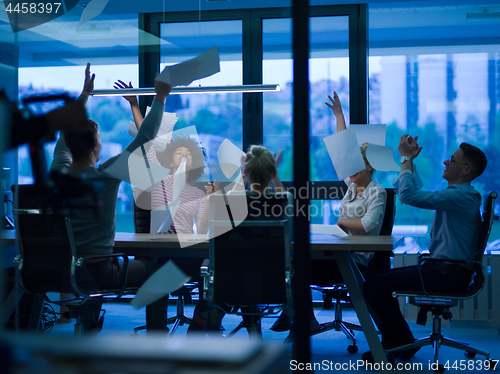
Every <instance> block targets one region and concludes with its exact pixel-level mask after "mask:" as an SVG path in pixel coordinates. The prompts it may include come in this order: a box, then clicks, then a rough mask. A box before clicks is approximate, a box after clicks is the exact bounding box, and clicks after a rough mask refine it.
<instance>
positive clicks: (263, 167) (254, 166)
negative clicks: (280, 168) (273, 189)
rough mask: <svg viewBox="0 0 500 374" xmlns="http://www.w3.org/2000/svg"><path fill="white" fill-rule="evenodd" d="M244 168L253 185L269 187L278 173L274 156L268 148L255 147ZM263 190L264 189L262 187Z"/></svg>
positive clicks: (247, 157) (249, 153) (251, 148)
mask: <svg viewBox="0 0 500 374" xmlns="http://www.w3.org/2000/svg"><path fill="white" fill-rule="evenodd" d="M244 168H245V170H246V172H247V174H248V180H249V181H250V183H252V184H257V185H259V186H267V185H269V183H270V182H271V179H273V176H274V174H275V173H276V163H275V161H274V156H273V155H272V153H271V152H269V151H268V150H267V149H266V148H264V147H263V146H260V145H253V146H251V147H250V149H249V150H248V153H247V154H246V156H245V165H244ZM262 188H263V187H262Z"/></svg>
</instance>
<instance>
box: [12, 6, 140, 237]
mask: <svg viewBox="0 0 500 374" xmlns="http://www.w3.org/2000/svg"><path fill="white" fill-rule="evenodd" d="M79 13H81V10H80V12H78V11H77V10H76V9H74V10H73V12H70V13H69V14H66V15H65V16H64V17H61V18H57V19H54V20H52V21H50V22H48V23H45V24H42V25H39V26H37V27H36V28H33V29H32V30H24V31H21V32H19V33H18V34H16V35H17V38H18V39H17V40H18V42H17V43H18V47H19V78H18V84H19V98H18V99H19V101H20V102H21V100H22V98H23V97H26V96H30V95H45V94H52V93H63V92H66V93H68V94H69V95H71V96H72V97H74V98H77V97H78V96H79V94H80V92H81V90H82V88H83V82H84V78H85V66H86V63H87V62H90V63H91V64H92V65H91V71H92V73H95V75H96V78H95V83H94V87H95V88H96V89H104V88H107V89H109V88H112V87H113V83H114V82H115V81H116V80H118V79H121V80H123V81H126V82H127V83H128V82H131V83H132V84H133V85H134V87H137V86H138V35H139V29H138V16H137V14H135V15H127V14H123V15H119V16H117V17H113V16H109V15H100V16H98V17H96V18H94V19H92V20H90V21H88V22H86V23H83V24H81V25H79V20H80V14H79ZM86 108H87V112H88V115H89V118H91V119H93V120H94V121H96V122H97V123H98V125H99V130H100V133H101V141H102V150H101V161H105V160H107V159H109V158H110V157H112V156H115V155H117V154H119V153H120V152H121V151H122V150H123V149H124V148H125V147H126V146H127V144H128V143H130V141H131V140H132V137H131V136H130V135H129V134H128V127H129V123H130V120H132V114H131V111H130V106H129V104H128V102H127V101H126V100H125V99H123V98H121V97H90V98H89V100H88V102H87V107H86ZM54 146H55V142H53V143H48V144H46V145H45V150H46V152H45V154H46V158H47V164H48V166H50V163H51V162H52V157H53V149H54ZM17 160H18V161H17V163H18V165H17V167H18V182H19V183H21V184H29V183H32V182H33V177H32V173H31V163H30V160H29V154H28V149H27V146H23V147H20V148H19V149H18V158H17ZM132 202H133V197H132V190H131V187H130V184H128V183H122V184H121V186H120V190H119V193H118V201H117V208H116V209H117V216H116V230H117V231H133V230H134V228H133V220H132Z"/></svg>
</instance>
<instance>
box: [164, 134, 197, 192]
mask: <svg viewBox="0 0 500 374" xmlns="http://www.w3.org/2000/svg"><path fill="white" fill-rule="evenodd" d="M180 147H185V148H187V149H189V151H190V152H191V157H192V158H193V165H192V169H191V170H190V171H189V174H188V183H190V184H191V183H194V182H196V181H197V180H198V179H200V177H201V175H202V174H203V169H204V168H205V161H206V157H207V155H206V151H205V148H202V147H201V145H200V143H199V142H198V141H197V140H194V139H191V138H190V137H189V136H179V137H174V138H172V140H171V141H170V143H168V144H167V145H166V147H165V150H163V151H161V152H159V154H158V161H160V163H161V164H162V165H163V166H165V167H167V168H170V164H171V163H172V162H173V160H174V153H175V151H176V150H177V149H179V148H180Z"/></svg>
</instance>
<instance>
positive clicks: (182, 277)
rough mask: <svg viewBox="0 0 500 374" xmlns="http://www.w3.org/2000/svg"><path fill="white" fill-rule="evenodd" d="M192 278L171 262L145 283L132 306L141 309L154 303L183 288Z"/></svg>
mask: <svg viewBox="0 0 500 374" xmlns="http://www.w3.org/2000/svg"><path fill="white" fill-rule="evenodd" d="M190 278H191V277H189V276H187V275H186V274H184V272H183V271H182V270H181V269H179V268H178V267H177V265H175V263H174V262H173V261H172V260H170V261H168V262H167V263H166V264H165V265H163V266H162V267H161V268H159V269H158V270H157V271H156V272H155V273H154V274H153V275H152V276H150V277H149V279H148V280H147V281H146V282H144V284H143V285H142V286H141V288H139V290H138V291H137V293H136V295H135V297H134V298H133V299H132V301H131V302H130V304H132V305H133V306H134V307H136V308H137V309H139V308H142V307H144V306H146V305H149V304H151V303H154V302H155V301H157V300H160V299H161V298H162V297H164V296H167V295H168V294H169V293H170V292H172V291H175V290H178V289H179V288H181V287H182V286H183V285H184V283H186V282H187V281H188V280H189V279H190Z"/></svg>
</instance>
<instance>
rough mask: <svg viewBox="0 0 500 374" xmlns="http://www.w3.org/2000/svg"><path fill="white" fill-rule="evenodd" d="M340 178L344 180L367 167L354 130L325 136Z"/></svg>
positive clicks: (324, 139)
mask: <svg viewBox="0 0 500 374" xmlns="http://www.w3.org/2000/svg"><path fill="white" fill-rule="evenodd" d="M323 141H324V142H325V146H326V149H327V150H328V154H329V155H330V159H331V160H332V162H333V167H334V168H335V171H336V172H337V176H338V178H339V180H344V179H345V178H347V177H350V176H351V175H354V174H356V173H358V172H360V171H361V170H364V169H365V168H366V166H365V162H364V160H363V156H362V155H361V150H360V149H359V145H358V140H357V138H356V135H355V133H354V131H353V130H351V128H350V127H349V128H348V129H347V130H344V131H340V132H338V133H336V134H333V135H330V136H327V137H326V138H323Z"/></svg>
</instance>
